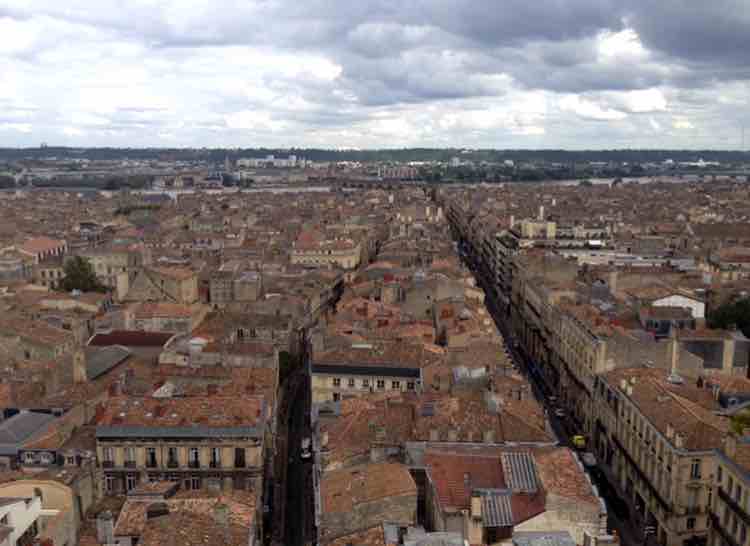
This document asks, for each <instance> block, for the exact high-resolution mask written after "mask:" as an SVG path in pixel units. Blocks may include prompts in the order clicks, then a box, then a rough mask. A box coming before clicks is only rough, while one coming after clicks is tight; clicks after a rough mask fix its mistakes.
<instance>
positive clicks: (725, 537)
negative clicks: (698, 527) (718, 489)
mask: <svg viewBox="0 0 750 546" xmlns="http://www.w3.org/2000/svg"><path fill="white" fill-rule="evenodd" d="M720 494H721V493H720ZM709 519H710V520H711V527H712V528H713V529H714V531H716V533H718V535H719V536H720V537H721V538H722V541H723V543H724V544H728V545H730V546H741V545H740V544H738V543H737V541H736V540H735V539H734V537H733V536H732V535H730V534H729V532H728V531H727V530H726V529H724V526H723V525H722V524H721V520H720V519H719V516H717V515H716V514H714V513H713V512H711V513H710V514H709Z"/></svg>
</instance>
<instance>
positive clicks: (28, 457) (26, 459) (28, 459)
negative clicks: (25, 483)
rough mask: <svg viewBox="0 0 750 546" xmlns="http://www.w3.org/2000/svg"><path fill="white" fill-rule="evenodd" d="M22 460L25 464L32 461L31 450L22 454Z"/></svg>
mask: <svg viewBox="0 0 750 546" xmlns="http://www.w3.org/2000/svg"><path fill="white" fill-rule="evenodd" d="M23 462H25V463H26V464H32V463H33V462H34V454H33V453H32V452H31V451H27V452H26V453H24V454H23Z"/></svg>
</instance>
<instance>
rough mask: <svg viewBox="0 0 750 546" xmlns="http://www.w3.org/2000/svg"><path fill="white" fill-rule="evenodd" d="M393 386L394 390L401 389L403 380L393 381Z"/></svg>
mask: <svg viewBox="0 0 750 546" xmlns="http://www.w3.org/2000/svg"><path fill="white" fill-rule="evenodd" d="M391 388H392V389H393V390H399V389H400V388H401V381H391Z"/></svg>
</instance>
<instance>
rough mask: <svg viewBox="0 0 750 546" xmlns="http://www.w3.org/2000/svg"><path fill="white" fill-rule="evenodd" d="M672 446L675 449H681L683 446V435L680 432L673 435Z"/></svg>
mask: <svg viewBox="0 0 750 546" xmlns="http://www.w3.org/2000/svg"><path fill="white" fill-rule="evenodd" d="M674 446H675V447H676V448H677V449H682V448H683V447H684V446H685V435H684V434H683V433H682V432H677V433H675V435H674Z"/></svg>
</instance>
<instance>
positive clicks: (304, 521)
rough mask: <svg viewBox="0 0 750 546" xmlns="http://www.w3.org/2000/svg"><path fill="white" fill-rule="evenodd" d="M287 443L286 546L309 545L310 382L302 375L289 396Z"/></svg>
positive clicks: (310, 502) (311, 502) (311, 487)
mask: <svg viewBox="0 0 750 546" xmlns="http://www.w3.org/2000/svg"><path fill="white" fill-rule="evenodd" d="M289 395H290V399H289V402H290V407H289V437H288V438H289V440H288V446H289V449H288V456H289V459H288V462H289V467H288V470H287V480H286V513H285V540H284V544H285V545H288V546H303V545H305V544H310V543H312V539H313V536H312V535H313V527H314V521H313V518H314V509H313V498H312V493H313V483H312V468H313V466H312V465H313V463H312V459H307V460H303V459H302V458H301V456H300V454H301V444H302V439H303V438H305V437H310V427H309V423H308V416H309V411H308V404H309V402H308V401H309V380H308V377H307V375H305V374H303V376H302V380H301V381H299V382H298V383H297V388H296V392H294V393H292V392H290V393H289Z"/></svg>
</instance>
